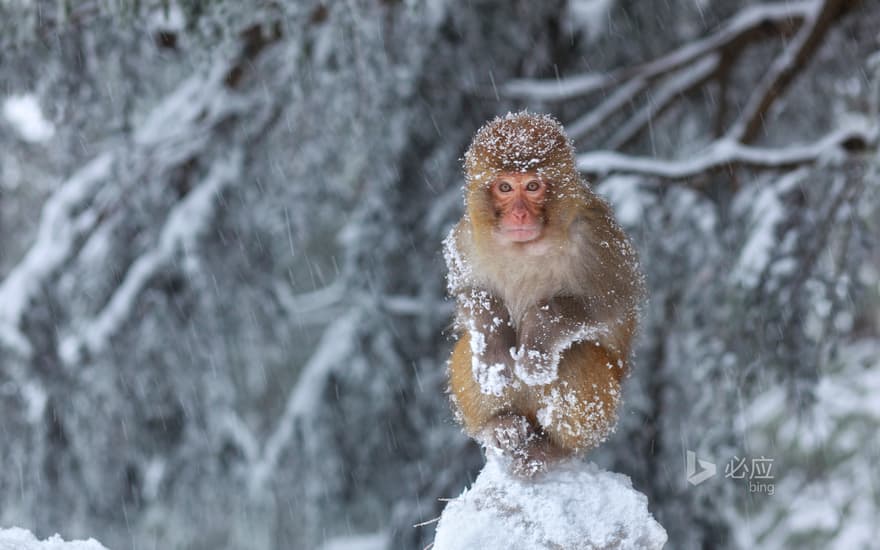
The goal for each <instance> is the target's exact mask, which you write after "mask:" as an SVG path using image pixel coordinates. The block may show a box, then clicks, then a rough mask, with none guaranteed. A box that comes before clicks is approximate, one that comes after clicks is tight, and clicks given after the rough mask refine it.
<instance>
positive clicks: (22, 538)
mask: <svg viewBox="0 0 880 550" xmlns="http://www.w3.org/2000/svg"><path fill="white" fill-rule="evenodd" d="M0 550H107V548H105V547H104V546H103V545H102V544H101V543H100V542H98V541H96V540H95V539H89V540H75V541H70V542H65V541H64V540H63V539H62V538H61V537H60V536H58V535H53V536H51V537H49V538H47V539H46V540H42V541H41V540H38V539H37V537H35V536H34V535H33V533H31V532H30V531H28V530H27V529H21V528H20V527H12V528H10V529H0Z"/></svg>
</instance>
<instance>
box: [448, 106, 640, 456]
mask: <svg viewBox="0 0 880 550" xmlns="http://www.w3.org/2000/svg"><path fill="white" fill-rule="evenodd" d="M465 170H466V179H467V183H468V188H467V191H466V204H467V211H466V214H465V216H464V217H463V218H462V220H461V221H460V222H459V224H458V225H457V226H456V228H455V229H454V230H453V232H452V234H451V235H450V237H449V238H448V239H447V243H446V245H447V263H448V264H449V267H450V277H449V287H450V292H451V293H452V294H453V295H454V296H456V298H458V300H459V318H458V324H459V326H460V327H464V326H465V325H466V324H467V321H468V315H470V314H471V313H470V310H468V309H467V308H466V307H463V303H464V302H463V300H467V296H469V295H471V294H469V293H472V292H473V291H474V290H477V291H486V292H488V293H489V294H491V295H492V296H493V297H495V298H497V299H496V300H495V301H494V302H493V303H495V302H497V303H499V304H502V307H503V308H505V310H504V311H501V312H499V315H500V316H503V317H505V318H506V316H507V314H509V318H510V323H511V325H512V326H513V330H514V331H515V332H516V340H517V342H519V343H521V342H522V341H523V339H526V338H527V335H528V334H532V333H535V332H538V331H541V330H544V331H545V332H546V331H550V332H556V333H562V332H564V330H565V329H566V328H567V327H578V326H582V325H588V326H590V327H598V328H597V330H595V331H591V332H588V333H587V334H585V335H582V336H581V337H579V338H576V339H575V341H574V342H569V343H568V344H567V345H568V347H567V348H565V350H564V351H563V352H562V355H561V359H560V361H559V367H558V371H557V376H556V378H555V380H554V381H553V382H551V383H548V384H545V385H531V386H530V385H527V384H523V383H520V382H519V381H514V382H513V383H511V384H510V386H509V387H507V388H506V389H505V391H504V392H503V394H502V395H498V396H496V395H491V394H490V393H486V392H484V391H481V387H480V385H479V383H478V382H477V381H476V380H475V378H474V371H473V367H472V352H471V345H470V344H471V342H470V336H469V334H468V331H467V330H462V331H461V335H460V337H459V341H458V343H457V344H456V346H455V350H454V351H453V354H452V358H451V361H450V365H449V382H450V383H449V388H450V391H451V394H452V396H453V398H454V399H453V401H454V403H455V406H456V408H457V411H458V413H459V416H460V418H461V420H462V422H463V424H464V427H465V429H466V430H467V432H468V433H469V434H470V435H472V436H474V437H477V438H482V437H483V436H482V435H481V434H483V432H484V431H485V430H486V429H487V428H489V427H491V426H493V425H494V424H493V422H495V421H496V419H499V418H504V417H505V416H509V415H518V416H521V417H524V418H526V419H527V420H528V421H529V423H531V424H532V425H533V426H534V428H535V430H536V431H537V432H538V433H539V434H540V435H541V436H542V437H543V438H545V440H546V441H545V442H546V443H549V444H550V445H552V446H553V447H554V448H555V449H556V450H557V451H560V452H561V454H563V455H565V454H571V453H575V452H577V451H581V450H585V449H589V448H592V447H594V446H596V445H597V444H599V443H600V442H601V441H602V440H604V438H605V437H606V436H607V434H608V433H609V432H610V431H611V430H612V429H613V426H614V423H615V418H616V408H617V404H618V403H619V399H620V382H621V380H622V379H623V377H624V375H625V374H626V371H627V367H628V361H629V356H630V346H631V344H632V338H633V333H634V330H635V328H636V324H637V318H638V308H639V303H640V301H641V297H642V287H643V284H642V275H641V273H640V271H639V268H638V260H637V257H636V253H635V251H634V249H633V248H632V246H631V245H630V243H629V240H628V238H627V237H626V235H625V234H624V233H623V231H622V229H621V228H620V227H619V226H618V225H617V223H616V222H615V220H614V219H613V215H612V212H611V209H610V208H609V206H608V205H607V204H606V203H605V202H604V201H603V200H601V199H600V198H599V197H597V196H596V195H594V194H593V192H592V191H591V190H590V188H589V187H588V186H587V185H586V184H585V183H584V182H583V180H582V179H581V177H580V175H579V174H578V173H577V171H576V168H575V157H574V149H573V148H572V146H571V144H570V142H569V140H568V138H567V137H566V136H565V134H564V132H563V130H562V127H561V125H560V124H559V123H558V122H557V121H555V120H554V119H552V118H550V117H547V116H539V115H533V114H528V113H518V114H515V115H508V116H506V117H499V118H496V119H495V120H493V121H491V122H490V123H488V124H487V125H486V126H484V127H483V128H482V129H481V130H480V131H479V132H478V133H477V135H476V136H475V137H474V141H473V143H472V144H471V147H470V148H469V150H468V152H467V154H466V156H465ZM510 172H518V173H534V174H536V175H537V176H538V177H540V178H542V179H543V180H544V181H547V182H548V187H549V190H548V193H547V196H546V199H545V202H544V204H543V213H542V219H544V221H545V226H544V233H543V236H542V238H541V239H539V240H538V241H536V242H525V243H507V244H506V245H503V246H502V245H499V243H498V240H497V239H495V238H494V236H493V232H494V231H496V228H497V224H498V213H497V212H496V211H495V210H494V208H493V202H492V198H491V193H490V186H491V184H492V182H493V181H494V180H495V179H496V178H497V177H499V175H501V174H504V173H510ZM551 301H559V302H560V303H561V304H563V305H560V306H559V308H558V309H557V310H556V311H561V312H562V313H561V314H560V316H559V317H561V318H562V321H560V322H559V326H558V327H556V326H555V325H552V326H551V325H548V324H547V323H546V322H545V321H542V320H541V319H542V317H541V313H540V312H541V309H540V306H541V305H542V304H546V303H548V302H551ZM491 316H492V315H491V312H490V315H489V317H491ZM548 327H549V328H548ZM491 337H493V336H492V335H491V334H489V335H487V338H491ZM548 338H551V339H552V338H561V337H560V336H559V335H558V334H550V335H549V336H548ZM563 347H564V346H563Z"/></svg>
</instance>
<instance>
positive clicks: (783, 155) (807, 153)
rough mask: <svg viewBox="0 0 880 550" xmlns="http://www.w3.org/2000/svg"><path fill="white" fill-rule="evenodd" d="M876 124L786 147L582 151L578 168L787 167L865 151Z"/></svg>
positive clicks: (726, 143)
mask: <svg viewBox="0 0 880 550" xmlns="http://www.w3.org/2000/svg"><path fill="white" fill-rule="evenodd" d="M877 133H878V131H877V127H873V128H869V127H866V126H852V127H850V128H843V129H840V130H837V131H834V132H831V133H830V134H828V135H827V136H825V137H823V138H821V139H819V140H817V141H815V142H813V143H807V144H803V145H792V146H790V147H783V148H769V147H755V146H750V145H744V144H742V143H740V142H737V141H734V140H731V139H720V140H717V141H715V142H713V143H712V144H711V145H710V146H709V147H707V148H706V149H704V150H703V151H702V152H699V153H697V154H694V155H690V156H688V157H687V158H684V159H678V160H663V159H656V158H652V157H640V156H632V155H626V154H623V153H618V152H616V151H594V152H591V153H585V154H582V155H579V156H578V158H577V163H578V170H580V171H581V172H584V173H586V174H594V175H599V176H602V175H606V174H611V173H623V174H643V175H648V176H657V177H661V178H664V179H669V180H683V179H687V178H691V177H694V176H697V175H699V174H703V173H706V172H709V171H711V170H715V169H717V168H721V167H724V166H735V165H738V166H747V167H750V168H757V169H774V170H778V169H788V168H794V167H797V166H801V165H804V164H811V163H814V162H818V161H820V160H823V159H826V158H829V157H830V156H833V155H835V154H839V153H842V152H852V151H862V150H865V149H866V148H868V147H871V146H872V145H876V143H877Z"/></svg>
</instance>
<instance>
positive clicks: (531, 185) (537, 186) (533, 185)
mask: <svg viewBox="0 0 880 550" xmlns="http://www.w3.org/2000/svg"><path fill="white" fill-rule="evenodd" d="M540 188H541V184H540V183H538V182H537V181H535V180H532V181H530V182H529V183H527V184H526V191H537V190H538V189H540Z"/></svg>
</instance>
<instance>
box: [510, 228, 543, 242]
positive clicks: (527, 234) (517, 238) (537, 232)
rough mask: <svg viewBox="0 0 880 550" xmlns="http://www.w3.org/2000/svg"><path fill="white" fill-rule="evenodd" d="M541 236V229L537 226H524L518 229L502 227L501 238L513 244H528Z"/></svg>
mask: <svg viewBox="0 0 880 550" xmlns="http://www.w3.org/2000/svg"><path fill="white" fill-rule="evenodd" d="M540 236H541V227H540V226H537V225H523V226H518V227H502V228H501V237H502V238H503V239H505V240H507V241H509V242H513V243H527V242H529V241H534V240H535V239H537V238H538V237H540Z"/></svg>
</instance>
